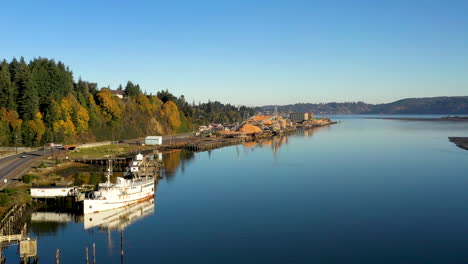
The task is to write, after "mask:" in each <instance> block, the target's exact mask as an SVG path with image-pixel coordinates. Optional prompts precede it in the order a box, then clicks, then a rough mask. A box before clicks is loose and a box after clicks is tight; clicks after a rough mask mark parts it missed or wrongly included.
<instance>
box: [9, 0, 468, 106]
mask: <svg viewBox="0 0 468 264" xmlns="http://www.w3.org/2000/svg"><path fill="white" fill-rule="evenodd" d="M2 2H3V3H2V4H1V7H0V14H1V16H0V21H1V26H0V36H1V37H0V55H1V56H0V57H1V58H6V59H8V60H10V59H11V58H13V57H21V56H24V57H25V58H26V59H27V60H29V59H31V58H33V57H39V56H41V57H47V58H54V59H56V60H62V61H64V62H65V64H67V65H68V66H70V68H71V69H72V70H73V71H74V74H75V78H78V77H80V76H81V77H82V78H83V79H85V80H89V81H94V82H97V83H99V85H100V86H108V85H110V86H111V88H116V87H117V85H118V84H120V83H122V84H125V83H126V82H127V80H132V81H133V82H136V83H139V84H140V85H141V86H142V88H143V89H144V90H146V91H147V92H153V93H155V92H156V91H158V90H161V89H166V88H167V89H169V90H170V91H172V92H173V93H175V94H177V95H180V94H184V95H185V96H186V97H187V98H188V100H190V101H191V100H195V101H196V102H198V101H207V100H208V99H211V100H220V101H223V102H231V103H234V104H247V105H264V104H289V103H296V102H329V101H358V100H360V101H366V102H370V103H380V102H389V101H392V100H396V99H401V98H405V97H428V96H440V95H468V1H466V0H462V1H443V0H441V1H417V0H404V1H400V0H389V1H376V0H369V1H351V0H348V1H333V0H325V1H314V0H307V1H294V0H287V1H286V0H283V1H274V0H269V1H268V0H265V1H263V0H261V1H255V0H249V1H243V0H229V1H227V0H226V1H223V0H213V1H203V0H190V1H176V0H171V1H169V0H168V1H82V0H80V1H46V0H44V1H37V0H34V1H2Z"/></svg>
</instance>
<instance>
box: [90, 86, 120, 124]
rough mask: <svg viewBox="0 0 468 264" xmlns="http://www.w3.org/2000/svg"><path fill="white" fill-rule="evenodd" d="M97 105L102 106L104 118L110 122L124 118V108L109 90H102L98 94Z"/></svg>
mask: <svg viewBox="0 0 468 264" xmlns="http://www.w3.org/2000/svg"><path fill="white" fill-rule="evenodd" d="M96 99H97V100H96V101H97V102H96V103H97V104H98V105H99V106H100V108H101V110H102V113H103V115H104V117H105V118H106V119H107V120H108V121H111V120H113V121H117V120H119V119H120V118H121V117H122V112H123V110H122V107H121V105H120V104H119V101H118V98H117V97H116V96H114V95H113V94H112V93H111V91H110V90H109V89H106V88H104V89H101V91H99V93H97V94H96Z"/></svg>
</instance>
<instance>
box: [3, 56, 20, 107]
mask: <svg viewBox="0 0 468 264" xmlns="http://www.w3.org/2000/svg"><path fill="white" fill-rule="evenodd" d="M9 68H10V67H9V64H8V62H7V61H6V60H3V61H2V63H1V64H0V107H6V108H8V109H16V102H15V97H16V95H15V87H14V86H13V84H12V83H11V75H10V70H9Z"/></svg>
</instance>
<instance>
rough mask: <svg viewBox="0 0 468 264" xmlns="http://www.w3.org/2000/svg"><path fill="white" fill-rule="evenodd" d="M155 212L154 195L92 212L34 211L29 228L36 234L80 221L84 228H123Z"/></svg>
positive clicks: (45, 232)
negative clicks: (121, 205)
mask: <svg viewBox="0 0 468 264" xmlns="http://www.w3.org/2000/svg"><path fill="white" fill-rule="evenodd" d="M154 212H155V203H154V197H152V198H150V199H148V200H146V201H143V202H140V203H136V204H132V205H129V206H126V207H120V208H117V209H112V210H108V211H103V212H98V213H93V214H85V215H83V214H75V213H66V212H50V211H49V212H47V211H43V212H34V213H32V215H31V230H32V231H33V232H35V233H37V234H51V233H56V232H57V231H58V230H59V229H60V228H61V227H64V226H65V225H66V224H67V223H71V222H76V223H79V222H82V223H83V228H84V229H85V230H89V229H93V228H97V229H98V230H123V229H125V228H126V227H128V226H129V225H131V224H133V223H135V222H137V221H139V220H141V219H143V218H145V217H146V216H149V215H152V214H154Z"/></svg>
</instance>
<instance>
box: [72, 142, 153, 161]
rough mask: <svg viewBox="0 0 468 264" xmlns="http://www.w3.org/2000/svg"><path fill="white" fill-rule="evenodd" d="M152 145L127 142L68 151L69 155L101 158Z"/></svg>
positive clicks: (143, 148)
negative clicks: (129, 143)
mask: <svg viewBox="0 0 468 264" xmlns="http://www.w3.org/2000/svg"><path fill="white" fill-rule="evenodd" d="M153 148H154V146H138V145H128V144H121V145H119V144H114V145H105V146H99V147H92V148H83V149H77V150H75V151H74V152H70V154H69V155H70V156H71V157H75V158H103V157H107V156H115V157H122V156H128V154H131V153H136V152H138V151H142V150H147V149H153Z"/></svg>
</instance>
